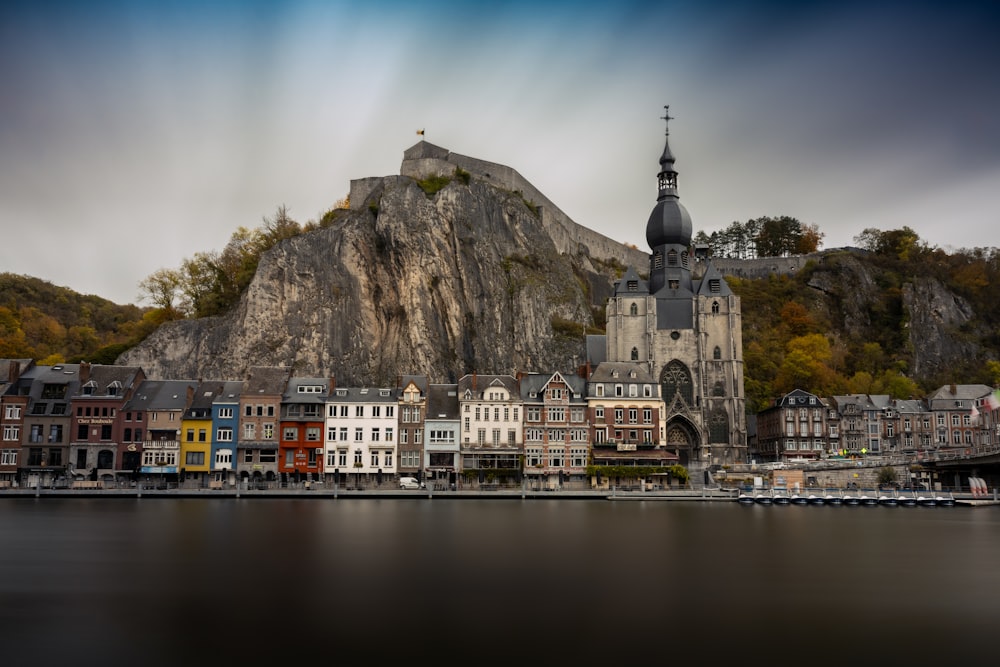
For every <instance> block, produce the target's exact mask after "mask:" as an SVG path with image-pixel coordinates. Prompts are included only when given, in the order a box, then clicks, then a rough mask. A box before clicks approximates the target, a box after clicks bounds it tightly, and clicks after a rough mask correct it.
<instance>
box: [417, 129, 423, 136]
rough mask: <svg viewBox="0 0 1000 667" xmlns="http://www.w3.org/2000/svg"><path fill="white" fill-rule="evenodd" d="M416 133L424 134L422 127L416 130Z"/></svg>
mask: <svg viewBox="0 0 1000 667" xmlns="http://www.w3.org/2000/svg"><path fill="white" fill-rule="evenodd" d="M417 134H419V135H420V136H424V128H420V129H419V130H417Z"/></svg>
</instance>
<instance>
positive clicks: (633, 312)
mask: <svg viewBox="0 0 1000 667" xmlns="http://www.w3.org/2000/svg"><path fill="white" fill-rule="evenodd" d="M628 314H629V315H638V314H639V306H637V305H636V304H634V303H633V304H632V305H630V306H629V307H628Z"/></svg>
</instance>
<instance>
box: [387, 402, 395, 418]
mask: <svg viewBox="0 0 1000 667" xmlns="http://www.w3.org/2000/svg"><path fill="white" fill-rule="evenodd" d="M385 416H386V417H387V418H388V419H395V417H396V406H395V405H387V406H385Z"/></svg>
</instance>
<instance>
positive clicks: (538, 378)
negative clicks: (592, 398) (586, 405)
mask: <svg viewBox="0 0 1000 667" xmlns="http://www.w3.org/2000/svg"><path fill="white" fill-rule="evenodd" d="M553 381H562V382H565V383H566V386H567V387H568V388H569V391H570V400H571V401H581V402H583V401H585V400H586V398H587V395H586V390H587V380H585V379H584V378H582V377H580V376H579V375H577V374H576V373H560V372H559V371H556V372H555V373H528V374H526V375H522V376H521V379H520V384H521V398H522V399H523V400H537V401H540V400H542V398H543V397H542V394H543V392H544V391H545V388H546V387H547V386H548V385H549V384H550V383H551V382H553Z"/></svg>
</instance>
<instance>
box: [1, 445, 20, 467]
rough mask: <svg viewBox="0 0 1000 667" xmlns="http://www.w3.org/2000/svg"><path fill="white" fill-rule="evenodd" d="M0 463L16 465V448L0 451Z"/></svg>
mask: <svg viewBox="0 0 1000 667" xmlns="http://www.w3.org/2000/svg"><path fill="white" fill-rule="evenodd" d="M0 465H3V466H16V465H17V450H16V449H5V450H3V451H2V452H0Z"/></svg>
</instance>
